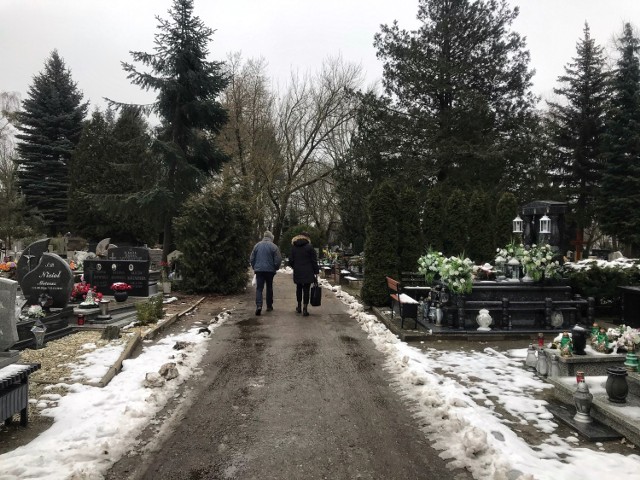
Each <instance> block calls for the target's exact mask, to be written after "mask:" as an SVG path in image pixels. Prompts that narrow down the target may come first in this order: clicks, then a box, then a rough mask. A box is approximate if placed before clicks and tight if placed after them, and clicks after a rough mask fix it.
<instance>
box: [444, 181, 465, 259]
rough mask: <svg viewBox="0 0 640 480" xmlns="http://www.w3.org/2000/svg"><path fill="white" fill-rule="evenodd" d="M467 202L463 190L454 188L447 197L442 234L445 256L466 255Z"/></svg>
mask: <svg viewBox="0 0 640 480" xmlns="http://www.w3.org/2000/svg"><path fill="white" fill-rule="evenodd" d="M468 209H469V202H468V199H467V197H466V195H465V192H464V191H462V190H460V189H458V188H454V189H453V190H452V191H451V194H450V195H449V197H448V198H447V203H446V204H445V208H444V217H445V218H446V219H447V223H446V226H447V228H445V230H444V235H443V237H444V238H443V243H444V252H443V253H444V254H445V255H447V256H451V255H455V256H466V254H464V253H465V248H466V247H467V245H468V242H469V232H468V223H467V216H468V211H469V210H468Z"/></svg>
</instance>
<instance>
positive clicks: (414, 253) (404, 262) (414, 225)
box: [397, 188, 424, 272]
mask: <svg viewBox="0 0 640 480" xmlns="http://www.w3.org/2000/svg"><path fill="white" fill-rule="evenodd" d="M398 205H400V206H401V208H400V209H399V210H398V212H397V221H398V263H399V267H398V269H399V270H400V271H401V272H415V271H417V270H418V258H419V257H420V255H422V253H423V252H424V242H423V240H422V227H421V226H420V205H419V202H418V195H417V192H416V191H415V190H413V189H411V188H403V189H401V190H400V193H399V195H398Z"/></svg>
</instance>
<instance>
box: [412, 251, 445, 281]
mask: <svg viewBox="0 0 640 480" xmlns="http://www.w3.org/2000/svg"><path fill="white" fill-rule="evenodd" d="M444 260H445V257H444V255H443V254H442V252H438V251H437V250H432V249H430V250H429V251H428V252H427V254H426V255H423V256H422V257H420V258H419V259H418V272H419V273H421V274H422V275H424V278H425V280H426V281H427V284H429V285H430V284H432V283H433V281H434V280H435V279H436V277H437V276H438V275H440V269H441V266H442V262H443V261H444Z"/></svg>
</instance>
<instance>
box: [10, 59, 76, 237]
mask: <svg viewBox="0 0 640 480" xmlns="http://www.w3.org/2000/svg"><path fill="white" fill-rule="evenodd" d="M86 113H87V103H82V93H81V92H80V91H79V90H78V88H77V85H76V83H75V82H74V81H73V80H72V78H71V71H70V70H69V69H67V68H66V66H65V63H64V61H63V60H62V58H61V57H60V55H58V52H57V51H56V50H54V51H53V52H52V53H51V56H50V57H49V58H48V59H47V60H46V62H45V66H44V70H43V71H42V72H41V73H39V74H38V75H36V76H34V77H33V83H32V85H31V86H30V87H29V91H28V98H26V99H25V100H24V101H23V102H22V111H21V112H19V113H18V117H17V118H18V122H19V123H18V124H17V128H18V130H19V131H20V133H19V134H18V135H16V137H17V138H18V140H19V142H18V145H17V148H18V154H19V157H18V163H19V165H20V168H19V170H18V185H19V187H20V190H21V191H22V193H23V194H24V196H25V199H26V202H27V206H28V208H29V209H34V208H37V209H38V211H39V212H40V214H41V215H42V217H43V218H44V220H45V223H46V226H47V229H48V230H49V232H48V233H49V234H55V233H59V232H63V231H66V230H67V228H68V219H67V206H68V204H67V197H68V192H69V161H70V159H71V155H72V154H73V150H74V148H75V147H76V145H77V144H78V141H79V140H80V134H81V133H82V122H83V120H84V117H85V115H86Z"/></svg>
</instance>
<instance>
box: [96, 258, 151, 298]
mask: <svg viewBox="0 0 640 480" xmlns="http://www.w3.org/2000/svg"><path fill="white" fill-rule="evenodd" d="M84 279H85V281H86V282H88V283H89V284H90V285H91V286H92V287H96V290H97V291H98V292H100V293H102V294H104V295H113V291H112V290H111V285H113V284H114V283H115V282H125V283H128V284H129V285H131V287H132V288H131V290H129V295H131V296H134V297H148V296H149V260H100V259H91V260H90V259H87V260H85V261H84Z"/></svg>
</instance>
